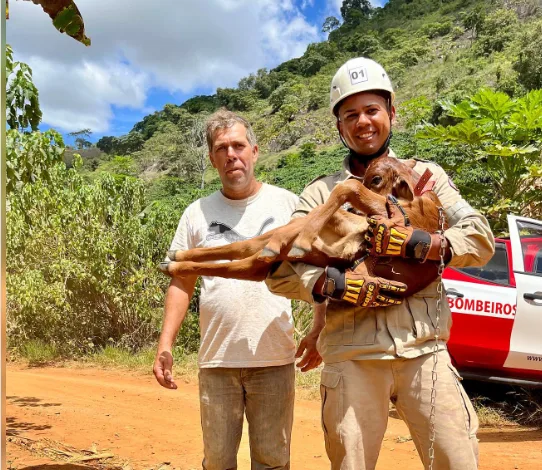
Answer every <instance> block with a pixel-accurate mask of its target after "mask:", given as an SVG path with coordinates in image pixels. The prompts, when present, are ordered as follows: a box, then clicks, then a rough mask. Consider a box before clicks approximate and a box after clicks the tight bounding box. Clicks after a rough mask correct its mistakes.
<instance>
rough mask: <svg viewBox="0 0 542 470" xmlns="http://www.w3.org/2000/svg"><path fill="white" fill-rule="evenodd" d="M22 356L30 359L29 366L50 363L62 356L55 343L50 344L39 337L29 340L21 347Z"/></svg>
mask: <svg viewBox="0 0 542 470" xmlns="http://www.w3.org/2000/svg"><path fill="white" fill-rule="evenodd" d="M19 354H20V356H21V357H22V358H23V359H25V360H27V361H28V365H29V366H40V365H45V364H49V363H51V362H53V361H55V360H57V359H58V358H59V357H60V354H59V352H58V350H57V348H56V346H55V345H54V344H48V343H45V342H43V341H42V340H39V339H33V340H29V341H27V342H25V343H23V345H22V346H21V347H20V348H19Z"/></svg>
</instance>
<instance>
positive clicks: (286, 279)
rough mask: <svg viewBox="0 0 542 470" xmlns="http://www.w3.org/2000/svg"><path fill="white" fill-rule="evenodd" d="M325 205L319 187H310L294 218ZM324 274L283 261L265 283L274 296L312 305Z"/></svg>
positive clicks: (304, 265) (320, 270) (312, 268)
mask: <svg viewBox="0 0 542 470" xmlns="http://www.w3.org/2000/svg"><path fill="white" fill-rule="evenodd" d="M323 203H324V200H323V194H322V191H320V190H318V185H317V184H312V185H309V186H307V187H306V188H305V190H304V191H303V192H302V193H301V196H299V202H298V203H297V205H296V208H295V211H294V213H293V214H292V218H293V219H294V218H299V217H304V216H305V215H307V214H308V213H309V212H310V211H311V209H313V208H314V207H316V206H318V205H320V204H323ZM323 272H324V269H323V268H318V267H316V266H312V265H309V264H305V263H301V262H297V263H291V262H289V261H283V262H282V263H280V264H279V265H278V267H277V268H276V269H275V270H273V271H271V273H270V274H268V275H267V278H266V280H265V283H266V285H267V288H268V289H269V290H270V291H271V292H272V293H273V294H276V295H280V296H281V297H286V298H287V299H301V300H304V301H305V302H309V303H312V302H314V299H313V297H312V289H313V288H314V284H315V283H316V281H317V280H318V278H319V277H320V276H321V275H322V273H323Z"/></svg>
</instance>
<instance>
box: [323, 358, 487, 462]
mask: <svg viewBox="0 0 542 470" xmlns="http://www.w3.org/2000/svg"><path fill="white" fill-rule="evenodd" d="M432 368H433V357H432V354H426V355H424V356H420V357H418V358H415V359H394V360H371V361H345V362H339V363H333V364H326V365H325V367H324V369H323V370H322V381H321V387H320V392H321V396H322V427H323V430H324V436H325V443H326V451H327V455H328V457H329V460H330V461H331V469H332V470H373V469H374V468H375V466H376V461H377V459H378V454H379V452H380V447H381V445H382V439H383V437H384V433H385V431H386V426H387V422H388V413H389V401H390V400H391V401H392V402H393V403H394V404H395V406H396V408H397V412H398V413H399V415H400V416H401V418H402V419H403V420H404V421H405V423H406V424H407V426H408V428H409V430H410V434H411V436H412V439H413V441H414V444H415V445H416V449H417V450H418V454H419V455H420V457H421V459H422V462H423V464H424V467H425V468H426V469H427V468H429V445H430V442H429V437H430V426H429V413H430V400H431V386H432V379H431V375H432ZM436 390H437V394H436V417H435V430H436V439H435V446H434V448H435V462H434V466H433V468H434V470H476V469H477V468H478V440H477V439H476V432H477V430H478V418H477V416H476V413H475V411H474V408H473V407H472V404H471V402H470V400H469V398H468V396H467V395H466V393H465V390H464V389H463V386H462V385H461V384H460V382H459V374H458V373H457V371H456V369H455V368H454V367H453V365H452V364H451V361H450V356H449V354H448V351H445V350H444V351H440V352H439V357H438V368H437V384H436Z"/></svg>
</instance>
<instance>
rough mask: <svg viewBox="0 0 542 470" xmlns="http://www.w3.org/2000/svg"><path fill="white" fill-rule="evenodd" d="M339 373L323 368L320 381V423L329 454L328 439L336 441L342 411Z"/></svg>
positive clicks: (327, 367)
mask: <svg viewBox="0 0 542 470" xmlns="http://www.w3.org/2000/svg"><path fill="white" fill-rule="evenodd" d="M340 381H341V373H340V372H339V371H338V370H335V369H332V368H330V367H329V366H325V367H324V369H323V370H322V376H321V379H320V396H321V398H322V413H321V422H322V430H323V431H324V441H325V444H326V452H327V453H328V455H329V452H330V439H331V440H334V439H337V429H338V425H339V422H340V413H341V411H342V392H341V387H340V386H339V384H340Z"/></svg>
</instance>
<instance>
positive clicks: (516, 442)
mask: <svg viewBox="0 0 542 470" xmlns="http://www.w3.org/2000/svg"><path fill="white" fill-rule="evenodd" d="M198 406H199V404H198V392H197V385H196V384H193V383H186V384H183V383H182V382H181V384H180V386H179V389H178V390H176V391H170V390H165V389H163V388H161V387H160V386H159V385H158V384H156V383H155V381H154V378H153V377H152V376H141V375H134V374H131V373H128V372H125V371H111V370H109V371H102V370H95V369H72V368H39V369H19V368H17V367H15V366H13V365H9V366H8V368H7V403H6V412H7V431H8V436H10V437H11V441H12V442H9V439H8V447H7V458H8V461H10V462H11V465H12V468H16V469H18V470H21V469H26V470H29V469H31V468H32V469H37V468H40V469H50V470H52V469H62V470H75V469H81V468H82V467H81V465H71V464H66V463H65V462H60V461H56V462H55V461H53V460H51V459H47V458H44V457H41V456H39V455H36V454H34V453H32V452H30V451H28V450H27V449H26V448H25V447H22V446H21V439H20V437H26V438H30V439H32V441H27V442H35V441H37V442H43V441H44V440H45V441H46V442H47V440H48V439H49V440H52V441H56V442H60V443H63V444H66V445H69V446H71V447H74V448H76V449H89V448H91V447H92V446H93V445H94V446H95V447H94V448H95V450H96V451H97V452H98V453H102V452H110V453H112V454H114V455H115V458H116V459H117V460H121V461H123V462H125V463H127V464H129V465H130V467H131V468H132V469H137V470H139V469H151V468H152V469H158V468H160V466H162V465H163V464H164V463H169V468H177V469H181V470H189V469H199V468H201V458H202V444H201V430H200V418H199V409H198ZM408 438H409V433H408V430H407V428H406V426H405V425H404V423H403V422H402V421H400V420H398V419H395V418H393V417H390V422H389V425H388V431H387V433H386V437H385V441H384V443H383V448H382V452H381V455H380V460H379V464H378V467H377V468H378V469H379V470H387V469H391V468H400V469H401V470H421V469H422V466H421V464H420V463H419V460H418V456H417V454H416V451H415V450H414V445H413V443H412V441H410V440H408ZM479 438H480V451H481V462H480V463H481V464H480V469H481V470H508V469H511V470H512V469H514V470H515V469H520V470H538V469H540V468H542V464H541V462H542V431H541V430H531V429H525V428H521V427H506V428H500V429H483V430H482V431H481V433H480V434H479ZM16 442H18V443H16ZM238 463H239V469H240V470H244V469H249V468H250V460H249V449H248V440H247V434H246V426H245V432H244V434H243V440H242V443H241V448H240V451H239V462H238ZM328 468H329V464H328V461H327V457H326V454H325V449H324V444H323V438H322V432H321V429H320V411H319V403H318V402H317V401H305V400H297V402H296V408H295V423H294V432H293V442H292V469H294V470H296V469H303V470H324V469H328Z"/></svg>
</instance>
